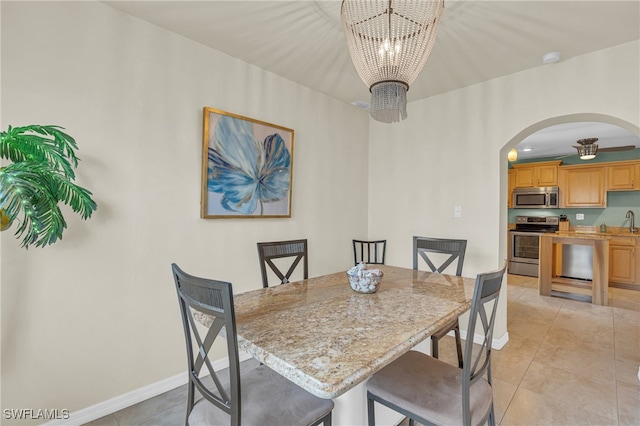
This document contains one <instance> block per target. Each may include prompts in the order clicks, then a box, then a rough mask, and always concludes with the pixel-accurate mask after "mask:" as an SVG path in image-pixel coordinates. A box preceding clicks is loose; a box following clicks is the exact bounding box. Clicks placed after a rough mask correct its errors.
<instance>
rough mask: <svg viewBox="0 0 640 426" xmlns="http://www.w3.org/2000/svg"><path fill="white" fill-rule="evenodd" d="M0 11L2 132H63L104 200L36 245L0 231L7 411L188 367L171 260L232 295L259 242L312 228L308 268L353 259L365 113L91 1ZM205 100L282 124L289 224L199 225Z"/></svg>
mask: <svg viewBox="0 0 640 426" xmlns="http://www.w3.org/2000/svg"><path fill="white" fill-rule="evenodd" d="M1 7H2V78H3V79H2V109H1V113H2V117H1V118H2V128H3V129H4V128H6V127H7V125H9V124H11V125H14V126H15V125H26V124H58V125H61V126H63V127H65V128H66V130H67V131H68V132H69V133H70V134H71V135H72V136H74V137H75V138H76V140H77V141H78V144H79V146H80V151H79V156H80V157H81V159H82V161H81V163H80V167H79V169H78V183H79V184H80V185H83V186H86V187H88V188H90V189H91V190H92V191H93V193H94V195H95V199H96V201H97V203H98V206H99V207H98V210H97V212H96V213H95V214H94V217H93V218H91V219H90V220H89V221H86V222H84V221H82V220H80V219H79V218H77V217H76V216H75V215H72V214H69V215H68V216H67V221H68V224H69V228H68V229H67V230H66V232H65V233H64V239H63V240H62V241H61V242H60V243H58V244H56V245H54V246H50V247H46V248H44V249H38V248H32V249H29V250H28V251H27V250H24V249H21V248H19V241H17V240H16V239H15V238H14V237H13V235H12V231H9V232H3V233H2V235H1V238H2V241H1V248H2V258H1V268H2V270H1V279H2V281H1V285H2V394H3V395H2V396H3V399H2V408H50V409H53V408H58V409H63V408H65V409H69V410H71V411H75V410H78V409H81V408H84V407H88V406H90V405H93V404H96V403H99V402H101V401H105V400H107V399H109V398H112V397H114V396H117V395H120V394H123V393H125V392H128V391H131V390H133V389H137V388H140V387H142V386H145V385H148V384H150V383H154V382H156V381H159V380H162V379H165V378H167V377H170V376H173V375H175V374H178V373H180V372H182V371H185V370H186V360H185V354H184V341H183V336H182V329H181V324H180V319H179V316H178V305H177V300H176V295H175V289H174V284H173V280H172V277H171V273H170V263H171V262H177V263H178V264H179V265H180V266H181V267H183V269H185V270H186V271H188V272H191V273H193V274H196V275H201V276H207V277H212V278H217V279H222V280H228V281H231V282H233V284H234V290H235V291H236V292H243V291H248V290H252V289H256V288H259V287H261V284H260V278H259V266H258V259H257V251H256V242H257V241H268V240H280V239H289V238H308V240H309V245H310V246H309V254H310V264H309V268H310V274H311V275H312V276H313V275H321V274H324V273H328V272H333V271H335V270H340V269H345V270H346V269H347V268H348V267H349V266H350V265H351V262H352V256H353V255H352V249H351V239H352V238H353V237H365V236H366V234H367V223H366V218H367V200H366V197H367V191H366V188H367V150H368V146H367V144H368V125H367V123H368V116H367V115H366V113H364V112H362V111H360V110H358V109H356V108H353V107H352V106H350V105H347V104H344V103H341V102H338V101H336V100H333V99H330V98H328V97H326V96H323V95H320V94H318V93H316V92H313V91H311V90H308V89H306V88H304V87H301V86H299V85H296V84H294V83H292V82H290V81H287V80H284V79H282V78H280V77H278V76H275V75H273V74H270V73H268V72H265V71H263V70H261V69H259V68H256V67H253V66H250V65H248V64H246V63H244V62H241V61H239V60H236V59H234V58H231V57H229V56H227V55H224V54H222V53H219V52H216V51H213V50H211V49H209V48H206V47H204V46H202V45H199V44H196V43H194V42H191V41H189V40H186V39H184V38H182V37H179V36H176V35H174V34H172V33H169V32H167V31H164V30H161V29H159V28H157V27H154V26H152V25H149V24H147V23H144V22H142V21H140V20H137V19H134V18H132V17H129V16H128V15H124V14H122V13H120V12H118V11H115V10H114V9H112V8H109V7H107V6H105V5H103V4H100V3H97V2H2V3H1ZM203 106H211V107H214V108H218V109H222V110H225V111H229V112H233V113H236V114H240V115H243V116H247V117H251V118H255V119H259V120H263V121H267V122H270V123H274V124H278V125H281V126H285V127H289V128H293V129H294V130H295V150H294V154H295V158H294V182H293V208H292V217H291V218H290V219H252V220H248V219H244V220H243V219H223V220H203V219H200V217H199V212H200V173H201V170H200V167H201V149H202V148H201V144H202V142H201V141H202V108H203ZM345 183H348V185H347V184H345ZM14 229H15V228H14Z"/></svg>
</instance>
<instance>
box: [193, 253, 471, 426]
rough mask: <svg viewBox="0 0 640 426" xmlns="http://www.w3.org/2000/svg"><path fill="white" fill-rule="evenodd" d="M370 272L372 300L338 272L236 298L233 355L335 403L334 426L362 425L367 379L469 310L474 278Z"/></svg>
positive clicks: (384, 267) (404, 271) (416, 272)
mask: <svg viewBox="0 0 640 426" xmlns="http://www.w3.org/2000/svg"><path fill="white" fill-rule="evenodd" d="M374 266H375V269H379V270H380V271H381V272H382V273H383V277H382V280H381V282H380V286H379V288H378V290H377V291H376V292H375V293H370V294H363V293H357V292H355V291H354V290H352V289H351V287H350V285H349V280H348V277H347V275H346V271H340V272H336V273H331V274H328V275H322V276H318V277H313V278H308V279H305V280H301V281H295V282H290V283H286V284H281V285H277V286H274V287H268V288H261V289H258V290H252V291H248V292H245V293H239V294H235V295H234V310H235V318H236V331H237V336H238V348H239V349H240V350H241V351H244V352H246V353H248V354H250V356H252V357H253V358H255V359H257V360H258V361H259V362H260V363H262V364H264V365H266V366H267V367H269V368H271V369H273V370H275V371H276V372H278V373H279V374H281V375H282V376H284V377H286V378H287V379H289V380H291V381H292V382H293V383H296V384H297V385H298V386H300V387H302V388H303V389H306V390H307V391H309V392H310V393H312V394H314V395H316V396H318V397H320V398H327V399H333V400H334V403H335V408H334V419H333V424H334V425H335V426H343V425H344V426H357V425H364V424H366V396H365V392H366V391H365V386H364V383H365V381H366V379H367V378H369V377H371V376H372V375H373V374H374V373H375V372H377V371H378V370H380V369H381V368H382V367H384V366H385V365H387V364H389V363H390V362H392V361H394V360H395V359H397V358H398V357H400V356H401V355H402V354H404V353H406V352H408V351H409V350H411V349H412V348H415V347H416V345H418V344H419V343H421V342H422V341H424V340H426V339H427V338H429V336H430V335H431V334H432V333H433V332H434V331H436V330H438V329H439V328H440V327H441V326H443V325H444V324H445V323H447V322H449V321H451V320H452V319H453V318H456V317H458V316H460V315H461V314H463V313H464V312H466V311H468V310H469V309H470V307H471V299H472V297H473V289H474V284H475V280H474V279H472V278H466V277H459V276H455V275H446V274H439V273H434V272H426V271H419V270H414V269H408V268H403V267H396V266H390V265H370V266H369V268H370V269H373V268H374ZM200 322H203V323H204V324H205V325H208V324H207V322H208V321H207V318H204V319H201V320H200ZM209 322H210V319H209ZM378 407H381V406H377V407H376V410H378ZM381 419H382V417H380V416H379V415H378V411H376V420H377V422H378V423H380V422H379V421H380V420H381ZM394 421H395V420H393V421H392V420H390V424H393V422H394Z"/></svg>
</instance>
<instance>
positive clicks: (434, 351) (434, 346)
mask: <svg viewBox="0 0 640 426" xmlns="http://www.w3.org/2000/svg"><path fill="white" fill-rule="evenodd" d="M431 356H432V357H434V358H438V338H437V337H435V336H431Z"/></svg>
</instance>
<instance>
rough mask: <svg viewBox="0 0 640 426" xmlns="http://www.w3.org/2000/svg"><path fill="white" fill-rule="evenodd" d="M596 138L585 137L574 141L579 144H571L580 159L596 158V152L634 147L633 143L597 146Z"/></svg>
mask: <svg viewBox="0 0 640 426" xmlns="http://www.w3.org/2000/svg"><path fill="white" fill-rule="evenodd" d="M597 141H598V138H586V139H578V140H577V141H576V142H577V143H578V144H579V146H575V145H574V146H573V147H574V148H575V149H577V150H578V155H579V156H580V159H581V160H592V159H594V158H596V153H597V152H616V151H629V150H632V149H635V148H636V147H635V145H624V146H612V147H610V148H598V144H597V143H596V142H597Z"/></svg>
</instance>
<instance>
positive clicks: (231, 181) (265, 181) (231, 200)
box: [200, 107, 294, 219]
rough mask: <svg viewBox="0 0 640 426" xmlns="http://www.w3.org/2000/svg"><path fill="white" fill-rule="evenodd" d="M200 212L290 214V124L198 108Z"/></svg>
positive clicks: (244, 215) (229, 215) (207, 215)
mask: <svg viewBox="0 0 640 426" xmlns="http://www.w3.org/2000/svg"><path fill="white" fill-rule="evenodd" d="M203 115H204V116H203V132H202V135H203V144H202V197H201V203H200V204H201V211H200V216H201V217H202V218H204V219H221V218H251V219H256V218H289V217H291V188H292V184H293V137H294V131H293V129H289V128H286V127H282V126H278V125H276V124H271V123H267V122H264V121H260V120H255V119H253V118H248V117H243V116H241V115H237V114H232V113H229V112H226V111H221V110H218V109H215V108H211V107H204V108H203Z"/></svg>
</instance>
